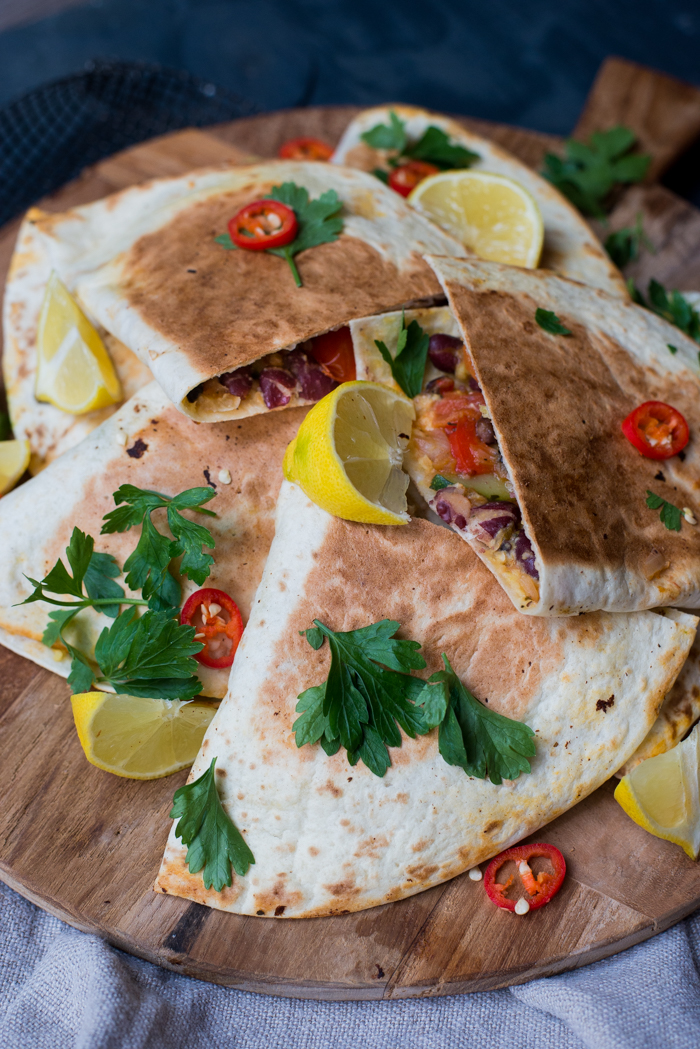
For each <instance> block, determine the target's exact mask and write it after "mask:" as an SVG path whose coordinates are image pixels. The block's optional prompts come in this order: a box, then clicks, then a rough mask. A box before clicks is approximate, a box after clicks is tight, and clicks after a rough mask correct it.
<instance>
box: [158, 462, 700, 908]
mask: <svg viewBox="0 0 700 1049" xmlns="http://www.w3.org/2000/svg"><path fill="white" fill-rule="evenodd" d="M385 618H390V619H393V620H396V621H398V622H399V623H400V624H401V625H400V630H399V633H400V635H401V637H403V638H410V639H413V640H416V641H418V642H420V644H421V645H422V649H421V653H422V655H423V656H424V657H425V660H426V662H427V669H426V670H425V671H424V672H423V673H424V674H425V675H426V676H427V674H429V673H431V672H432V671H436V670H438V669H440V668H441V666H442V663H441V657H442V653H445V654H446V655H447V656H448V658H449V661H450V663H451V664H452V666H453V667H454V670H455V672H456V673H457V675H458V676H459V678H460V679H461V680H462V681H463V683H464V685H465V686H466V687H467V688H468V689H470V690H471V692H472V693H473V694H474V696H475V697H476V699H477V700H479V701H480V702H481V703H482V704H485V705H488V708H489V709H490V710H495V711H497V712H500V713H501V714H505V715H506V716H508V717H511V718H515V719H518V720H519V721H521V722H525V723H526V724H527V725H529V726H530V728H531V729H532V730H533V732H534V739H535V741H536V748H535V749H536V753H535V756H534V758H533V759H532V771H531V772H530V773H529V774H526V773H522V774H521V775H519V776H518V778H517V779H514V780H511V781H507V780H504V782H502V783H500V784H498V785H497V784H496V783H494V782H491V781H490V780H489V779H478V778H474V777H470V776H468V775H466V774H465V772H464V771H463V770H462V769H461V768H459V767H457V766H455V765H448V764H447V763H446V761H445V760H444V758H443V757H442V756H441V755H440V753H439V752H438V739H437V735H438V733H437V730H435V729H434V730H433V731H432V732H430V733H429V734H428V735H422V736H420V735H419V736H418V737H417V738H415V739H411V738H408V737H407V736H406V735H405V734H402V742H401V746H400V747H392V748H391V750H390V756H391V765H390V767H389V768H388V769H387V771H386V773H385V775H384V776H383V777H382V778H380V777H378V776H377V775H375V774H374V773H372V772H370V770H369V768H367V767H366V765H365V764H364V763H363V762H359V763H357V764H356V765H354V766H351V765H350V764H348V755H347V753H346V751H345V750H343V749H342V748H341V749H340V750H339V751H338V752H337V753H335V754H334V755H332V756H329V755H328V754H326V753H325V751H324V750H323V749H322V747H321V746H320V745H319V744H307V745H304V746H302V747H301V748H298V747H297V745H296V741H295V736H294V733H293V724H294V722H295V719H296V717H297V714H296V713H295V707H296V705H297V697H298V696H299V694H300V693H302V692H303V691H304V690H306V689H308V688H310V687H311V686H316V685H319V684H320V683H321V682H322V681H323V680H324V679H325V677H326V676H327V674H328V667H329V661H328V660H329V657H328V645H327V644H325V645H323V646H322V647H321V648H319V649H318V650H315V649H314V648H312V647H311V645H310V644H309V642H308V641H307V640H306V638H305V637H303V636H301V635H300V631H305V630H307V628H309V627H311V626H312V624H313V622H314V620H315V619H317V620H319V621H321V622H323V623H324V624H326V625H327V626H329V627H330V628H331V629H332V630H343V631H345V630H353V629H356V628H359V627H365V626H367V625H368V624H370V623H375V622H377V621H378V620H381V619H385ZM696 624H697V619H696V618H695V617H694V616H688V615H683V614H680V613H679V615H678V621H676V622H674V621H672V620H671V619H669V618H665V617H663V616H660V615H657V614H656V613H654V612H640V613H638V614H637V615H634V616H631V615H619V614H610V613H605V612H598V613H592V614H589V615H585V616H579V617H577V618H576V619H570V620H563V619H559V620H554V619H541V618H540V619H537V618H532V617H525V616H522V615H520V613H519V612H517V611H516V610H515V609H514V608H513V606H512V605H511V604H510V602H509V601H508V600H507V598H506V597H505V595H504V594H503V591H502V590H501V588H500V587H499V586H498V585H497V583H496V582H495V580H494V579H493V576H492V575H491V574H490V573H489V572H488V571H486V569H485V568H484V567H483V565H482V564H481V562H480V561H479V560H478V558H476V557H475V556H474V554H473V553H472V552H471V550H470V549H469V547H468V546H467V545H466V544H464V543H460V541H459V540H458V538H457V537H456V536H454V535H453V534H452V533H451V532H450V531H449V530H448V529H445V528H440V527H438V526H437V525H433V524H431V523H430V522H428V521H423V520H414V521H412V522H411V523H410V524H408V525H406V526H404V527H399V528H381V527H377V526H370V525H361V524H355V523H352V522H347V521H341V520H339V519H337V518H333V517H331V516H329V515H328V514H326V513H325V512H324V511H322V510H320V509H319V508H318V507H316V506H315V505H314V504H312V503H311V502H310V501H309V500H308V499H307V498H306V496H305V495H304V494H303V493H302V492H301V490H300V489H299V488H297V487H296V486H294V485H290V484H289V483H288V482H284V484H283V487H282V490H281V493H280V497H279V503H278V509H277V523H276V532H275V538H274V541H273V543H272V547H271V549H270V555H269V558H268V561H267V565H266V568H265V572H264V575H263V579H262V582H261V584H260V587H259V590H258V592H257V595H256V598H255V602H254V611H253V613H252V614H251V617H250V620H249V622H248V625H247V627H246V631H245V633H244V635H243V640H242V642H241V645H240V648H239V650H238V653H237V656H236V660H235V663H234V665H233V668H232V673H231V679H230V682H229V689H228V693H227V695H226V699H225V700H224V702H223V703H222V705H221V706H220V708H219V710H218V712H217V714H216V716H215V718H214V720H213V721H212V723H211V725H210V726H209V729H208V730H207V734H206V736H205V739H204V742H203V744H202V749H201V751H200V754H199V756H198V758H197V760H196V761H195V764H194V766H193V769H192V772H191V774H190V781H192V780H195V779H197V778H198V777H199V776H201V775H202V774H203V773H204V772H205V771H206V770H207V769H208V768H209V766H210V765H211V762H212V759H213V758H216V773H217V776H216V782H217V787H218V789H219V794H220V798H221V801H222V803H223V806H224V808H225V810H226V812H227V813H228V815H229V816H230V817H231V819H232V820H233V821H234V823H235V825H236V827H237V828H238V830H239V831H240V832H241V834H242V835H243V837H244V839H245V842H246V844H247V845H248V846H249V848H250V849H251V850H252V853H253V856H254V859H255V862H254V864H253V865H252V866H250V868H249V870H248V872H247V874H246V875H245V876H238V875H234V876H233V881H232V884H231V886H230V887H228V888H226V887H225V888H223V889H222V890H221V891H219V892H217V891H215V890H214V889H213V888H210V889H206V888H205V886H204V881H203V878H202V876H201V875H200V874H191V873H190V872H189V869H188V866H187V863H186V858H185V856H186V849H185V848H184V847H183V845H182V843H181V841H180V840H179V839H178V838H177V836H176V833H175V827H173V829H172V831H171V834H170V838H169V840H168V844H167V847H166V851H165V855H164V859H163V863H162V866H161V870H160V873H159V875H158V879H157V881H156V884H155V888H156V889H157V890H158V891H161V892H167V893H171V894H173V895H176V896H183V897H185V898H187V899H191V900H196V901H197V902H199V903H203V904H206V905H208V906H210V907H216V908H219V909H221V910H227V911H233V912H236V913H240V914H251V915H259V916H263V915H264V916H266V917H272V916H277V917H285V918H302V917H321V916H326V915H332V914H340V913H346V912H348V911H356V910H361V909H363V908H366V907H372V906H376V905H379V904H383V903H387V902H391V901H393V900H398V899H402V898H403V897H406V896H411V895H413V894H414V893H417V892H421V891H422V890H423V889H427V888H429V887H430V886H432V885H436V884H438V883H440V882H443V881H445V880H447V879H448V878H452V877H454V876H455V875H457V874H459V873H461V872H462V871H464V870H467V869H468V868H470V867H473V866H474V865H475V864H478V863H481V862H482V861H483V860H486V859H488V858H489V857H490V856H492V855H493V854H494V853H496V852H498V851H499V850H501V849H502V848H505V847H507V846H508V845H510V844H511V843H513V842H516V841H518V840H520V839H521V838H522V837H524V836H525V835H527V834H529V833H531V832H533V831H535V830H536V829H537V828H538V827H541V826H542V825H543V824H545V823H547V822H548V821H549V820H552V819H554V818H555V817H556V816H558V815H559V814H561V813H562V812H564V811H566V810H567V809H568V808H570V807H571V806H572V805H574V804H576V802H578V801H580V800H581V799H582V798H584V797H586V795H587V794H589V793H590V792H591V791H593V790H595V789H596V787H598V786H600V784H601V783H603V782H604V781H605V780H606V779H607V778H608V777H609V776H610V775H612V774H613V773H614V771H615V770H616V769H617V768H618V766H619V765H620V764H622V763H623V762H624V761H626V760H627V758H629V756H630V755H631V754H632V753H633V752H634V750H635V748H636V747H637V746H638V745H639V743H640V742H641V741H642V740H643V738H644V737H645V735H646V734H647V732H648V731H649V728H650V727H651V725H652V724H653V722H654V720H655V718H656V715H657V712H658V709H659V707H660V705H661V702H662V700H663V697H664V695H665V694H666V693H667V692H668V690H669V688H670V686H671V685H672V683H673V680H674V679H675V677H676V675H677V674H678V671H679V669H680V667H681V666H682V664H683V661H684V660H685V658H686V655H687V653H688V650H689V648H690V645H691V643H692V640H693V637H694V634H695V627H696Z"/></svg>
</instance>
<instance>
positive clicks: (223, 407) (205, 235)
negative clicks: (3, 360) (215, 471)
mask: <svg viewBox="0 0 700 1049" xmlns="http://www.w3.org/2000/svg"><path fill="white" fill-rule="evenodd" d="M284 182H295V183H296V184H297V185H298V186H301V187H304V188H305V189H306V190H307V191H308V193H309V197H310V198H311V199H317V198H319V197H320V196H321V195H322V194H323V193H324V192H327V191H329V190H335V191H336V192H337V194H338V197H339V199H340V200H341V202H342V219H343V224H344V226H343V232H342V233H341V235H340V237H339V239H337V240H336V241H334V242H332V243H326V244H320V245H318V246H317V247H313V248H310V249H308V250H306V251H303V252H300V253H299V255H297V256H296V259H295V261H296V264H297V267H298V269H299V273H300V274H301V278H302V280H303V286H302V287H301V288H297V287H296V285H295V283H294V278H293V276H292V273H291V271H290V268H289V266H288V264H287V262H286V261H285V260H284V259H282V258H280V257H278V256H276V255H271V254H270V253H269V252H265V251H245V250H239V249H236V250H227V249H226V247H224V246H223V245H222V244H221V243H218V242H217V241H216V240H215V238H216V237H217V236H220V235H225V234H226V233H227V223H228V221H229V219H231V218H232V217H233V216H234V215H235V214H236V213H237V212H238V211H239V209H240V208H241V207H242V206H243V205H245V204H249V203H252V202H253V201H255V200H259V199H260V198H261V197H263V196H265V195H266V194H268V193H269V192H270V191H271V189H272V188H273V187H274V186H276V185H280V184H282V183H284ZM38 228H39V229H40V231H41V233H42V235H43V236H44V237H45V238H46V243H47V245H48V252H49V254H50V256H51V259H52V262H53V265H54V268H55V269H56V270H57V272H58V274H59V276H60V277H61V279H62V280H63V281H64V282H65V283H66V285H67V286H68V288H69V289H70V290H71V291H73V292H74V293H75V294H76V296H77V298H78V299H79V301H80V302H81V303H82V305H83V306H84V307H85V308H86V309H87V311H88V312H89V313H90V315H91V316H93V317H95V318H96V319H97V320H98V321H99V322H100V324H102V325H103V326H104V327H105V328H106V329H107V330H108V331H110V332H112V334H113V335H115V336H116V337H117V338H118V339H120V340H121V341H122V342H124V343H125V344H126V345H127V346H128V347H129V348H130V349H132V350H133V351H134V353H136V354H137V355H138V356H139V357H140V358H141V360H142V361H144V362H145V363H146V364H147V365H148V366H149V368H150V369H151V370H152V372H153V375H154V376H155V378H156V379H157V381H158V382H159V383H160V385H161V386H162V387H163V389H164V390H165V391H166V393H167V394H168V396H169V397H170V399H171V401H172V402H173V404H175V405H176V407H178V408H179V410H180V411H182V412H183V413H184V414H186V415H189V416H190V417H191V418H193V419H195V420H197V421H200V422H218V421H224V420H226V419H234V418H243V417H244V416H247V415H253V414H258V413H260V412H265V411H267V410H268V406H267V404H266V402H265V400H264V399H263V396H262V394H261V392H260V389H258V388H256V387H255V386H254V387H253V389H252V390H251V391H250V392H248V393H246V394H245V395H244V396H243V397H241V396H238V394H236V393H232V392H231V391H230V390H229V389H228V388H227V387H226V386H224V385H223V384H222V383H219V382H218V381H217V377H218V376H220V375H225V376H228V375H230V373H231V372H235V371H237V369H239V368H241V367H243V366H247V365H250V364H253V363H254V362H256V361H260V360H261V359H263V358H268V357H269V355H271V354H279V353H280V352H282V351H286V350H291V349H293V348H294V347H296V346H298V345H299V344H300V343H303V342H305V341H306V340H308V339H311V338H313V337H314V336H317V335H320V334H323V333H325V332H327V331H329V330H333V329H337V328H340V327H342V326H344V325H345V324H347V323H348V321H350V320H352V319H353V317H360V316H364V315H365V314H368V313H375V312H381V311H383V310H387V309H397V308H400V307H401V306H402V305H404V304H406V303H409V304H410V303H412V302H431V301H433V300H434V299H436V298H440V297H441V296H442V291H441V288H440V285H439V283H438V281H437V280H436V278H435V275H434V274H433V272H432V270H431V269H430V267H429V266H427V264H426V263H425V261H424V260H423V258H422V256H423V255H424V254H425V253H426V252H432V253H436V254H441V255H453V254H454V255H464V254H466V252H465V249H464V248H463V247H462V245H461V244H460V243H459V242H458V241H456V240H454V239H453V238H452V237H451V236H449V235H448V234H447V233H445V232H444V231H443V230H441V229H439V228H438V227H437V226H435V225H433V224H432V223H431V222H430V221H429V220H428V219H425V218H423V216H421V215H419V214H418V213H417V212H416V211H414V209H412V208H410V207H409V206H408V205H407V204H406V202H405V201H404V200H403V199H402V198H401V197H400V196H399V195H398V194H396V193H394V192H393V191H392V190H390V189H387V187H386V186H384V185H382V183H381V182H379V181H378V180H377V179H375V178H373V177H372V176H371V175H367V174H365V173H364V172H361V171H354V170H346V169H344V168H338V167H334V166H331V165H328V164H319V163H301V162H293V161H286V162H270V163H266V164H259V165H256V166H252V167H240V166H239V167H231V168H223V169H216V170H203V171H199V172H193V173H192V174H190V175H186V176H181V177H178V178H172V179H160V180H156V181H153V182H148V183H145V184H143V185H140V186H135V187H132V188H130V189H127V190H124V191H122V192H121V193H117V194H115V195H114V196H112V197H107V198H106V199H104V200H100V201H97V202H95V203H93V204H88V205H85V206H83V207H78V208H75V209H73V210H72V211H69V212H66V213H65V214H63V215H52V216H49V217H48V218H46V219H44V220H42V221H40V222H39V223H38ZM282 363H283V359H282V358H280V359H277V358H275V359H273V360H272V361H270V362H269V364H270V366H274V367H279V366H280V365H281V364H282ZM202 386H203V387H204V388H203V389H200V387H202ZM188 394H189V395H190V396H189V397H188ZM313 399H315V398H311V399H305V398H304V397H302V390H301V389H299V390H298V391H297V392H294V394H293V396H291V399H289V401H288V406H289V407H294V406H295V405H297V404H309V403H313ZM280 407H282V406H281V405H280Z"/></svg>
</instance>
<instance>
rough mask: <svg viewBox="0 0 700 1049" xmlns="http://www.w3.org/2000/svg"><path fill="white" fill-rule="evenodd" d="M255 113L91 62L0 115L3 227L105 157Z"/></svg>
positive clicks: (153, 77) (173, 76)
mask: <svg viewBox="0 0 700 1049" xmlns="http://www.w3.org/2000/svg"><path fill="white" fill-rule="evenodd" d="M256 108H257V107H256V106H255V105H254V104H253V103H252V102H248V101H246V100H245V99H243V98H241V97H240V96H238V95H235V94H233V93H232V92H230V91H226V90H224V89H222V88H219V87H216V86H215V85H214V84H208V83H206V82H205V81H203V80H198V79H197V78H196V77H193V76H191V75H190V74H189V73H185V72H178V71H175V70H170V69H162V68H161V67H159V66H152V65H144V64H140V63H135V62H96V63H92V64H91V66H90V68H89V69H87V70H86V72H84V73H80V74H77V75H75V76H69V77H65V78H64V79H62V80H57V81H54V82H53V83H51V84H46V85H44V86H43V87H40V88H37V90H36V91H31V92H30V93H29V94H28V95H24V97H23V98H20V99H19V100H18V101H16V102H13V103H11V104H10V105H8V106H6V107H5V108H4V109H0V226H1V225H3V224H4V223H5V222H7V221H8V220H9V219H11V218H13V216H14V215H16V214H18V213H19V212H21V211H22V210H23V209H24V208H26V207H28V206H29V205H30V204H32V203H34V202H35V201H36V200H38V199H39V198H40V197H42V196H44V195H45V194H46V193H50V192H51V191H52V190H54V189H57V188H58V187H59V186H60V185H62V184H63V183H64V182H67V181H68V180H69V179H71V178H74V177H75V176H76V175H77V174H78V173H79V172H80V171H81V170H82V168H84V167H85V166H86V165H87V164H94V163H95V162H96V161H98V160H101V159H102V158H103V157H106V156H109V154H110V153H115V152H116V151H117V150H120V149H125V148H126V147H127V146H131V145H134V144H135V143H136V142H142V141H143V140H144V139H147V138H152V137H153V136H155V135H163V134H165V133H166V132H168V131H176V130H178V128H183V127H192V126H194V127H197V126H199V127H202V126H204V125H206V124H216V123H218V122H221V121H225V120H235V119H236V118H237V117H242V116H248V115H250V114H251V113H253V112H255V111H256Z"/></svg>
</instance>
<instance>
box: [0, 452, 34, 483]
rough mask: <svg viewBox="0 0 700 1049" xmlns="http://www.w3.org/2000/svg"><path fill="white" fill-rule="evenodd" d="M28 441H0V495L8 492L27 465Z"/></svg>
mask: <svg viewBox="0 0 700 1049" xmlns="http://www.w3.org/2000/svg"><path fill="white" fill-rule="evenodd" d="M29 455H30V451H29V441H0V495H4V494H5V492H9V490H10V488H14V486H15V485H16V484H17V482H18V481H19V479H20V477H21V476H22V474H23V473H24V471H25V470H26V469H27V467H28V466H29Z"/></svg>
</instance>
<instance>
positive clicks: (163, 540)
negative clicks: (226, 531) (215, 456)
mask: <svg viewBox="0 0 700 1049" xmlns="http://www.w3.org/2000/svg"><path fill="white" fill-rule="evenodd" d="M215 495H216V493H215V492H214V491H212V489H211V488H209V487H208V486H207V487H206V488H204V487H203V488H188V489H187V491H184V492H180V494H179V495H176V496H174V497H172V498H171V497H170V496H167V495H161V494H160V492H151V491H148V490H144V489H141V488H136V487H135V486H134V485H132V484H123V485H122V486H121V487H120V488H118V489H117V491H116V492H115V493H114V502H115V503H116V504H117V506H116V509H114V510H111V511H110V512H109V513H108V514H105V517H104V524H103V526H102V534H103V535H104V534H110V533H112V532H126V531H128V529H130V528H133V527H134V526H135V525H141V526H142V527H141V536H140V537H139V541H138V544H137V546H136V549H135V550H134V551H133V552H132V553H131V554H130V555H129V557H128V558H127V559H126V561H125V562H124V571H125V572H126V573H127V576H126V584H127V586H129V587H130V588H131V589H132V590H142V592H143V596H144V598H145V600H146V601H148V604H149V607H151V608H154V609H161V610H162V609H167V608H174V607H175V606H176V605H179V603H180V587H179V585H178V583H177V581H176V580H175V579H174V578H173V576H172V575H171V574H170V572H169V570H168V569H169V565H170V562H171V561H172V560H173V558H175V557H182V561H181V563H180V573H181V574H182V575H186V576H189V578H190V579H192V580H194V582H195V583H197V585H198V586H202V584H203V583H204V581H205V579H206V578H207V576H208V575H209V571H210V569H211V566H212V565H213V563H214V558H213V557H212V556H211V554H206V553H204V550H203V547H205V546H207V547H210V548H213V546H214V538H213V536H212V534H211V532H210V531H209V530H208V529H207V528H203V527H202V526H201V525H198V524H196V523H195V522H194V521H190V520H189V519H188V518H186V517H183V516H182V514H181V513H180V511H181V510H186V509H188V510H198V511H199V512H200V513H203V514H208V515H209V516H210V517H215V516H216V514H215V513H214V512H213V511H212V510H206V509H205V508H204V507H203V506H202V504H203V503H206V502H208V501H209V500H210V499H213V498H214V496H215ZM159 509H166V510H167V518H168V525H169V526H170V531H171V532H172V534H173V536H174V539H169V538H168V537H167V536H164V535H163V534H162V533H161V532H159V531H158V529H157V528H156V526H155V525H154V524H153V521H152V519H151V514H152V513H153V511H154V510H159Z"/></svg>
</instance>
